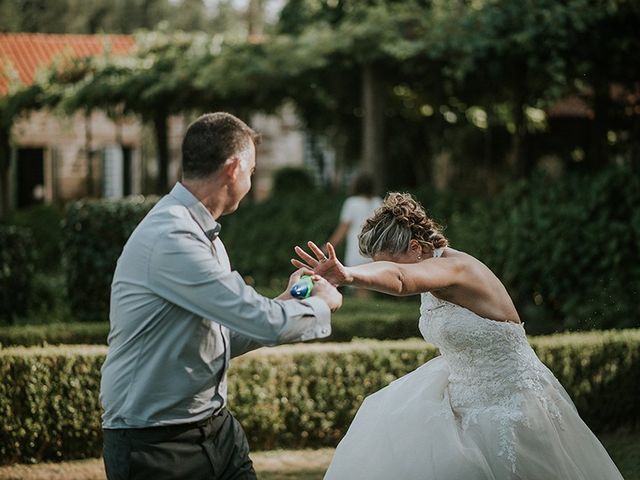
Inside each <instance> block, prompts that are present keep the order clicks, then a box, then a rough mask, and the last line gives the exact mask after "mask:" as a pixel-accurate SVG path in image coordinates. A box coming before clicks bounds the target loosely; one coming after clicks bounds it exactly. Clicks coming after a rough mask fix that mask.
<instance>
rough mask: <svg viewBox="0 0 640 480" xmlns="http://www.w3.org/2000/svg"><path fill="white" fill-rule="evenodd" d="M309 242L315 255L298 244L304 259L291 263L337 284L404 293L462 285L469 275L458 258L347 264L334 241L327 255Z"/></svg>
mask: <svg viewBox="0 0 640 480" xmlns="http://www.w3.org/2000/svg"><path fill="white" fill-rule="evenodd" d="M308 245H309V248H310V249H311V251H312V252H313V253H314V254H315V256H316V258H313V257H312V256H311V255H309V254H308V253H307V252H305V251H304V250H303V249H301V248H300V247H296V249H295V251H296V253H297V254H298V256H299V257H300V258H301V259H302V260H303V261H300V260H298V259H293V260H292V261H291V263H293V264H294V265H295V266H296V267H298V268H308V269H311V270H313V271H314V272H315V273H316V274H318V275H320V276H322V277H324V278H326V279H327V280H328V281H329V282H331V283H333V284H334V285H350V286H353V287H359V288H367V289H370V290H376V291H378V292H383V293H387V294H389V295H396V296H404V295H414V294H417V293H422V292H428V291H431V290H439V289H443V288H447V287H451V286H454V285H460V284H461V283H463V281H464V280H465V278H466V274H465V267H464V264H463V262H461V261H460V259H457V258H430V259H427V260H424V261H422V262H419V263H395V262H372V263H368V264H365V265H359V266H357V267H345V266H344V265H342V263H340V261H339V260H338V258H337V257H336V254H335V250H334V249H333V246H332V245H331V244H327V252H328V256H325V255H324V253H323V252H322V251H321V250H320V249H319V248H318V247H317V246H316V245H315V244H314V243H313V242H309V244H308Z"/></svg>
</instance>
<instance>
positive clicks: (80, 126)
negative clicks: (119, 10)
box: [0, 33, 306, 208]
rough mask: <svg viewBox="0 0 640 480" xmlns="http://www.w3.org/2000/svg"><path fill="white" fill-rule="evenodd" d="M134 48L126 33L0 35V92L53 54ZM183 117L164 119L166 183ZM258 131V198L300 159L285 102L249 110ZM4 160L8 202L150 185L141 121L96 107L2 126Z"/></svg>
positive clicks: (24, 203) (298, 136)
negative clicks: (275, 109)
mask: <svg viewBox="0 0 640 480" xmlns="http://www.w3.org/2000/svg"><path fill="white" fill-rule="evenodd" d="M135 48H136V45H135V40H134V37H132V36H129V35H66V34H65V35H53V34H31V33H17V34H0V96H2V95H6V94H7V93H8V92H9V89H10V86H11V85H10V80H9V79H10V78H14V79H19V81H20V82H21V83H22V84H25V85H29V84H30V83H31V82H33V80H34V78H35V76H36V74H37V72H38V70H39V69H41V68H44V67H47V66H49V65H50V64H51V63H52V62H54V61H56V60H57V59H60V58H62V59H69V58H77V57H83V56H91V55H99V54H102V53H103V52H104V51H105V49H109V51H110V52H111V53H112V54H114V55H127V54H130V53H132V52H133V51H134V50H135ZM191 120H192V119H191V118H187V117H185V116H174V117H171V118H170V119H169V125H168V127H169V152H170V163H169V182H170V184H172V183H174V182H175V181H176V180H177V179H178V178H179V175H180V143H181V140H182V137H183V135H184V132H185V130H186V127H187V126H188V124H189V121H191ZM249 123H251V125H252V126H253V127H254V128H256V129H257V130H258V131H260V132H261V133H262V136H263V142H262V144H261V145H260V147H259V149H258V158H259V162H258V168H257V173H256V181H255V184H256V185H255V189H254V195H255V197H256V198H258V199H260V198H264V197H265V196H267V195H268V194H269V191H270V188H271V177H272V174H273V171H274V170H276V169H277V168H280V167H282V166H287V165H302V164H303V163H304V159H305V154H306V149H305V145H306V143H305V142H306V135H305V134H304V132H303V131H302V130H301V128H300V126H299V122H298V120H297V118H296V116H295V114H294V113H293V111H292V109H290V108H286V107H285V108H283V109H282V111H281V114H280V115H277V116H273V115H269V116H266V115H255V116H254V117H253V118H252V119H250V122H249ZM10 136H11V144H12V158H11V162H10V165H11V167H10V171H9V190H10V191H9V199H10V204H11V206H12V207H13V208H24V207H28V206H31V205H34V204H38V203H43V202H44V203H50V202H56V203H64V202H67V201H69V200H73V199H77V198H82V197H86V196H89V197H100V198H119V197H123V196H127V195H133V194H145V193H149V192H151V191H153V185H154V178H155V176H156V175H157V162H156V160H155V153H154V147H153V140H152V132H151V130H150V127H149V126H146V125H144V124H143V123H142V122H141V121H140V119H139V118H137V117H135V116H127V117H119V118H110V117H109V116H107V115H106V114H105V113H104V112H99V111H93V112H91V113H90V114H86V113H82V112H79V113H76V114H74V115H72V116H62V115H61V114H59V113H56V112H49V111H37V112H30V113H29V114H27V115H25V116H24V117H23V118H20V119H19V120H18V121H16V122H15V123H14V124H13V126H12V129H11V132H10Z"/></svg>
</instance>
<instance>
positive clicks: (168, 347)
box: [100, 183, 331, 428]
mask: <svg viewBox="0 0 640 480" xmlns="http://www.w3.org/2000/svg"><path fill="white" fill-rule="evenodd" d="M219 230H220V226H219V224H218V223H217V222H216V221H215V220H214V218H213V217H212V216H211V214H210V213H209V211H208V210H207V209H206V208H205V207H204V205H202V203H200V202H199V201H198V199H197V198H195V197H194V196H193V195H192V194H191V193H190V192H189V191H188V190H187V189H186V188H184V187H183V186H182V185H181V184H180V183H178V184H176V186H175V187H174V188H173V190H172V191H171V193H170V194H169V195H166V196H165V197H164V198H162V199H161V200H160V202H158V204H157V205H156V206H155V207H154V208H153V209H152V210H151V211H150V212H149V214H148V215H147V216H146V217H145V218H144V220H142V222H141V223H140V225H138V227H137V228H136V229H135V231H134V232H133V233H132V235H131V237H130V238H129V240H128V241H127V243H126V245H125V246H124V249H123V251H122V254H121V256H120V258H119V259H118V264H117V266H116V270H115V273H114V277H113V283H112V285H111V312H110V323H111V330H110V333H109V351H108V353H107V358H106V360H105V363H104V365H103V367H102V382H101V386H100V401H101V403H102V406H103V408H104V414H103V416H102V421H103V423H102V425H103V428H144V427H150V426H156V425H171V424H179V423H188V422H194V421H198V420H201V419H203V418H206V417H207V416H209V415H211V414H212V413H214V412H216V411H218V410H220V409H221V408H222V407H223V406H224V405H225V402H226V392H227V380H226V373H227V368H228V365H229V360H230V359H231V357H234V356H238V355H241V354H243V353H245V352H247V351H249V350H252V349H255V348H258V347H260V346H263V345H276V344H280V343H286V342H295V341H300V340H310V339H314V338H321V337H326V336H328V335H329V334H330V333H331V312H330V310H329V307H328V306H327V304H326V303H325V302H324V301H323V300H321V299H319V298H315V297H311V298H308V299H306V300H304V301H298V300H271V299H269V298H266V297H263V296H261V295H259V294H258V293H257V292H256V291H255V290H254V289H253V288H251V287H249V286H248V285H246V284H245V282H244V281H243V279H242V277H241V276H240V275H239V274H238V273H237V272H232V271H231V268H230V265H229V258H228V257H227V253H226V251H225V248H224V245H223V244H222V242H221V241H220V239H219V238H218V237H217V234H218V232H219ZM256 248H259V246H256Z"/></svg>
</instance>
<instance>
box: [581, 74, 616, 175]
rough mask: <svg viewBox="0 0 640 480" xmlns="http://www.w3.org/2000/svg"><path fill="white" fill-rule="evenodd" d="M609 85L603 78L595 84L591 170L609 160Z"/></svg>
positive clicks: (589, 159)
mask: <svg viewBox="0 0 640 480" xmlns="http://www.w3.org/2000/svg"><path fill="white" fill-rule="evenodd" d="M610 101H611V100H610V97H609V85H608V83H607V82H606V80H605V81H603V80H600V81H596V82H595V83H594V85H593V113H594V119H593V122H592V133H591V155H589V158H588V159H587V160H588V164H589V167H591V170H595V169H598V168H601V167H602V166H604V165H605V163H606V162H607V125H608V120H609V103H610Z"/></svg>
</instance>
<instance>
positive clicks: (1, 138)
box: [0, 127, 11, 218]
mask: <svg viewBox="0 0 640 480" xmlns="http://www.w3.org/2000/svg"><path fill="white" fill-rule="evenodd" d="M9 131H10V128H9V127H0V218H6V217H7V215H9V210H10V205H9V170H10V166H11V144H10V143H9Z"/></svg>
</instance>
